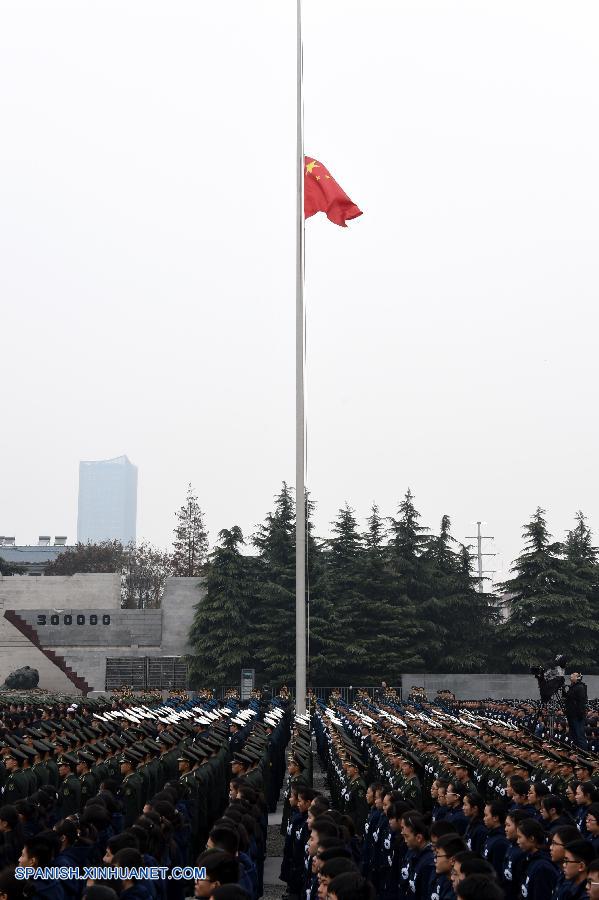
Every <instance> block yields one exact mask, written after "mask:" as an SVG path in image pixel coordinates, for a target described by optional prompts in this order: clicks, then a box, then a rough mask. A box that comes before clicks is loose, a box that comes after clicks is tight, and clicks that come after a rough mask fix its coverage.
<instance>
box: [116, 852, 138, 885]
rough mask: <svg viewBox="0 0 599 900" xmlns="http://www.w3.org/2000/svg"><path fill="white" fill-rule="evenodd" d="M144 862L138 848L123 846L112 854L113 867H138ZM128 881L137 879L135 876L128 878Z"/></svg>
mask: <svg viewBox="0 0 599 900" xmlns="http://www.w3.org/2000/svg"><path fill="white" fill-rule="evenodd" d="M143 864H144V858H143V856H142V855H141V853H140V852H139V850H134V849H133V847H125V848H124V849H123V850H119V852H118V853H115V854H114V859H113V860H112V866H113V867H114V868H115V869H140V868H141V867H142V866H143ZM127 880H128V881H137V879H136V878H129V879H127Z"/></svg>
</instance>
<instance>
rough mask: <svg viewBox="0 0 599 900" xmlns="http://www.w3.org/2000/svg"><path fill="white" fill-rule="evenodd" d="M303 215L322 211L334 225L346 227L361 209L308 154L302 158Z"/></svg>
mask: <svg viewBox="0 0 599 900" xmlns="http://www.w3.org/2000/svg"><path fill="white" fill-rule="evenodd" d="M304 161H305V164H306V167H305V170H304V217H305V218H306V219H308V218H310V216H313V215H314V214H315V213H317V212H324V213H326V214H327V218H328V219H330V220H331V222H334V223H335V225H341V226H343V228H346V227H347V226H346V223H347V222H349V220H350V219H356V218H357V217H358V216H361V215H362V210H361V209H358V207H357V206H356V204H355V203H354V202H353V201H352V200H350V199H349V197H348V196H347V194H346V193H345V191H344V190H343V189H342V188H341V187H340V186H339V185H338V184H337V182H336V181H335V179H334V178H333V176H332V175H331V174H330V173H329V172H328V170H327V169H325V167H324V166H323V164H322V163H321V162H318V160H317V159H312V158H311V157H309V156H306V157H305V158H304Z"/></svg>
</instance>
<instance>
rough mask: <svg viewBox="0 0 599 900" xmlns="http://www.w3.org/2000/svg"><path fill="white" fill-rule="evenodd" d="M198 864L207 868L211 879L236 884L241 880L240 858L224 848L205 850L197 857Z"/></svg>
mask: <svg viewBox="0 0 599 900" xmlns="http://www.w3.org/2000/svg"><path fill="white" fill-rule="evenodd" d="M196 865H197V866H199V867H200V868H202V867H205V868H206V875H207V876H208V877H209V878H210V881H219V882H220V883H221V884H236V883H237V882H238V881H239V860H238V859H237V858H236V857H235V856H233V855H232V854H230V853H226V852H225V851H224V850H204V852H203V853H200V855H199V856H198V859H197V863H196Z"/></svg>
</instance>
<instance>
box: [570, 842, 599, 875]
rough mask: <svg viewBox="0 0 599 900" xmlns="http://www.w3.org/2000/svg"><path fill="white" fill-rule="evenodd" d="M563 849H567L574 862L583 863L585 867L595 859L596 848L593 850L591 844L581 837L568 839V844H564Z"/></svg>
mask: <svg viewBox="0 0 599 900" xmlns="http://www.w3.org/2000/svg"><path fill="white" fill-rule="evenodd" d="M564 850H567V851H568V853H570V855H571V856H573V857H574V859H575V860H576V862H581V863H584V864H585V866H586V867H587V868H588V867H589V865H590V864H591V863H592V862H593V860H594V859H595V853H596V850H593V847H592V846H591V844H589V842H588V841H585V840H583V839H582V838H581V839H580V840H577V841H570V843H569V844H566V846H565V847H564Z"/></svg>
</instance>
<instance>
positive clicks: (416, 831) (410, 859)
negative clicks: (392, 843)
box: [401, 812, 435, 900]
mask: <svg viewBox="0 0 599 900" xmlns="http://www.w3.org/2000/svg"><path fill="white" fill-rule="evenodd" d="M401 821H402V825H401V833H402V836H403V839H404V841H405V842H406V844H407V847H408V851H409V853H408V854H407V857H406V859H407V867H408V872H407V879H406V891H407V892H406V895H405V896H406V897H408V898H409V900H430V896H431V888H432V882H433V879H434V877H435V859H434V856H433V850H432V847H431V845H430V843H429V837H430V833H429V829H428V825H427V824H426V823H425V821H424V819H423V818H422V816H421V815H419V814H418V813H416V812H408V813H405V814H404V815H403V816H402V819H401ZM402 875H403V873H402Z"/></svg>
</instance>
